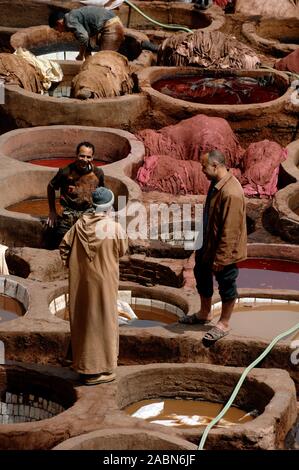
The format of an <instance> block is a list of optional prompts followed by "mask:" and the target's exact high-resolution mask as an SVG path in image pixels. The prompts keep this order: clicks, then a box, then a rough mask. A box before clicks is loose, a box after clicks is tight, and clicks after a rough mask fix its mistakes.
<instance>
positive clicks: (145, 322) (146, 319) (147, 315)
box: [56, 305, 178, 328]
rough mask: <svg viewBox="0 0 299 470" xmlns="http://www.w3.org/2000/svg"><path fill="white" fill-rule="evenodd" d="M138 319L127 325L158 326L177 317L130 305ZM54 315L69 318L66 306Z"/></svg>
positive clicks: (171, 321) (154, 309)
mask: <svg viewBox="0 0 299 470" xmlns="http://www.w3.org/2000/svg"><path fill="white" fill-rule="evenodd" d="M131 307H132V308H133V310H134V312H135V314H136V315H137V317H138V319H135V320H131V321H129V323H128V324H127V325H122V326H130V327H143V328H146V327H151V326H159V325H165V324H170V323H175V322H177V321H178V317H177V316H176V315H174V314H173V313H170V312H167V311H166V310H161V309H159V308H154V307H147V306H138V307H136V306H135V305H133V306H132V305H131ZM56 316H57V317H59V318H61V319H62V320H69V309H68V307H66V308H63V309H61V310H58V311H57V312H56Z"/></svg>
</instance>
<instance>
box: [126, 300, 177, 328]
mask: <svg viewBox="0 0 299 470" xmlns="http://www.w3.org/2000/svg"><path fill="white" fill-rule="evenodd" d="M131 306H132V305H131ZM132 307H133V310H134V313H135V315H136V316H137V318H136V319H134V320H130V321H129V322H128V323H126V326H128V327H133V328H150V327H153V326H163V325H169V324H171V323H176V322H177V321H178V316H177V315H176V314H175V313H172V312H170V311H168V310H166V309H161V308H158V307H152V306H146V305H137V306H132ZM123 326H125V325H123Z"/></svg>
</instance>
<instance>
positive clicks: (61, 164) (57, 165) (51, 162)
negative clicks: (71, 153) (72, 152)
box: [28, 157, 107, 168]
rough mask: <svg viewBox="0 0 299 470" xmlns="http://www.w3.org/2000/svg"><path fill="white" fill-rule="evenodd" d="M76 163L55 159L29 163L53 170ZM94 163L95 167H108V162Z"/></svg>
mask: <svg viewBox="0 0 299 470" xmlns="http://www.w3.org/2000/svg"><path fill="white" fill-rule="evenodd" d="M74 161H75V159H74V158H67V157H57V158H55V157H53V158H34V159H32V160H28V163H33V165H39V166H50V167H53V168H64V167H65V166H67V165H69V164H70V163H74ZM93 163H94V165H95V166H104V165H107V162H102V161H100V160H93Z"/></svg>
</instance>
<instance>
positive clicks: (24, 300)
mask: <svg viewBox="0 0 299 470" xmlns="http://www.w3.org/2000/svg"><path fill="white" fill-rule="evenodd" d="M28 306H29V295H28V292H27V289H26V288H25V287H24V286H22V285H21V284H20V283H19V282H16V281H15V280H13V279H10V278H9V277H0V323H3V322H6V321H9V320H14V319H15V318H18V317H20V316H23V315H25V313H26V311H27V309H28Z"/></svg>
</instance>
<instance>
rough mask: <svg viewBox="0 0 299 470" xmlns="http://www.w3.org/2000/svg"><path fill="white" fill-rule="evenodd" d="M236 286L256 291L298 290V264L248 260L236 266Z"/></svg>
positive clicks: (269, 260)
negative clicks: (238, 269) (237, 273)
mask: <svg viewBox="0 0 299 470" xmlns="http://www.w3.org/2000/svg"><path fill="white" fill-rule="evenodd" d="M238 266H239V268H240V271H239V277H238V281H237V282H238V286H239V287H242V288H252V289H255V288H258V289H286V290H298V288H299V283H298V274H299V263H296V262H293V261H285V260H277V259H263V258H249V259H247V260H246V261H242V262H241V263H239V264H238Z"/></svg>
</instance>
